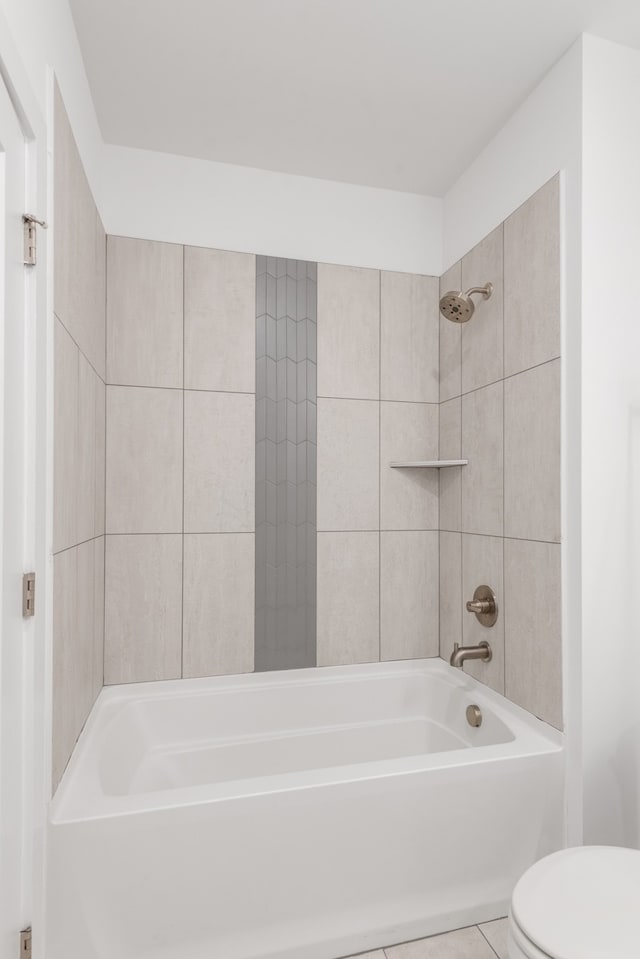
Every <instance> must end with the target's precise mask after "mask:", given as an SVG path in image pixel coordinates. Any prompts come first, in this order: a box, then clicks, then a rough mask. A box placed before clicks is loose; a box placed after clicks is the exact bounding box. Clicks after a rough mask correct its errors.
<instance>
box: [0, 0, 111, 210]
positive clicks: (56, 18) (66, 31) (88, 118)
mask: <svg viewBox="0 0 640 959" xmlns="http://www.w3.org/2000/svg"><path fill="white" fill-rule="evenodd" d="M0 11H1V12H2V13H3V14H4V17H5V19H6V22H7V25H8V28H9V30H10V32H11V36H12V40H13V44H14V45H15V47H16V48H17V50H18V51H19V52H20V55H21V57H22V62H23V65H24V68H25V70H26V72H27V74H28V77H29V80H30V83H31V87H32V89H33V94H34V96H35V98H36V100H37V102H38V105H39V107H40V110H41V112H42V115H43V116H47V103H48V97H49V92H50V91H49V89H48V69H49V68H51V69H53V70H54V71H55V73H56V76H57V78H58V84H59V86H60V90H61V92H62V96H63V98H64V101H65V104H66V107H67V112H68V114H69V118H70V120H71V125H72V127H73V131H74V135H75V138H76V141H77V143H78V149H79V151H80V155H81V157H82V162H83V164H84V167H85V170H86V173H87V177H88V178H89V182H90V184H91V188H92V190H93V192H94V195H96V196H98V195H99V192H100V174H101V169H102V135H101V133H100V128H99V126H98V120H97V117H96V112H95V108H94V105H93V100H92V98H91V92H90V90H89V83H88V81H87V76H86V73H85V69H84V63H83V62H82V55H81V53H80V47H79V45H78V40H77V37H76V32H75V27H74V24H73V19H72V17H71V10H70V7H69V4H68V2H67V0H0Z"/></svg>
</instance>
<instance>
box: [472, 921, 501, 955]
mask: <svg viewBox="0 0 640 959" xmlns="http://www.w3.org/2000/svg"><path fill="white" fill-rule="evenodd" d="M489 921H490V922H495V919H494V920H489ZM476 929H477V930H478V932H479V933H480V935H481V936H482V938H483V939H484V941H485V942H486V944H487V945H488V946H489V949H491V952H492V953H493V954H494V955H495V956H496V957H497V959H500V956H499V955H498V953H497V952H496V950H495V949H494V948H493V945H492V943H490V942H489V940H488V939H487V937H486V936H485V934H484V932H483V929H482V926H481V925H480V923H478V925H477V926H476Z"/></svg>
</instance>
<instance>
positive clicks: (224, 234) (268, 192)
mask: <svg viewBox="0 0 640 959" xmlns="http://www.w3.org/2000/svg"><path fill="white" fill-rule="evenodd" d="M100 207H101V213H102V217H103V221H104V224H105V227H106V230H107V233H111V234H119V235H123V236H133V237H138V238H142V239H150V240H167V241H170V242H174V243H185V244H190V245H194V246H208V247H217V248H218V249H223V250H237V251H240V252H245V253H267V254H270V255H273V256H283V257H292V258H295V259H302V260H318V261H320V262H329V263H341V264H346V265H353V266H367V267H375V268H382V269H387V270H400V271H405V272H408V273H430V274H433V275H436V276H439V275H440V273H441V265H442V201H441V200H439V199H437V198H434V197H425V196H417V195H415V194H412V193H400V192H397V191H394V190H380V189H373V188H371V187H363V186H353V185H351V184H346V183H336V182H334V181H329V180H317V179H313V178H310V177H300V176H290V175H287V174H282V173H271V172H269V171H266V170H256V169H252V168H250V167H241V166H234V165H231V164H226V163H212V162H210V161H207V160H196V159H191V158H189V157H181V156H173V155H171V154H166V153H156V152H151V151H147V150H134V149H128V148H124V147H116V146H107V147H105V150H104V172H103V193H102V198H101V203H100Z"/></svg>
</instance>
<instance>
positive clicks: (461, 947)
mask: <svg viewBox="0 0 640 959" xmlns="http://www.w3.org/2000/svg"><path fill="white" fill-rule="evenodd" d="M496 956H497V957H498V959H509V954H508V952H507V920H506V919H495V920H494V921H493V922H483V923H482V924H481V925H479V926H468V927H467V928H466V929H457V930H456V931H455V932H445V933H444V934H443V935H441V936H431V937H430V938H429V939H418V940H416V941H415V942H405V943H403V944H402V945H400V946H386V947H385V948H384V949H377V950H375V951H374V952H365V953H361V954H360V955H358V956H357V957H349V959H496Z"/></svg>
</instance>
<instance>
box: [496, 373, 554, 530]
mask: <svg viewBox="0 0 640 959" xmlns="http://www.w3.org/2000/svg"><path fill="white" fill-rule="evenodd" d="M560 375H561V371H560V360H553V361H552V362H551V363H545V364H543V365H542V366H537V367H535V368H534V369H532V370H528V371H527V372H525V373H519V374H518V375H517V376H512V377H511V378H510V379H508V380H505V384H504V399H505V403H504V430H505V432H504V532H505V536H511V537H515V538H519V539H542V540H547V541H551V542H560Z"/></svg>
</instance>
